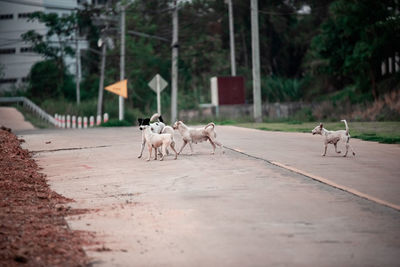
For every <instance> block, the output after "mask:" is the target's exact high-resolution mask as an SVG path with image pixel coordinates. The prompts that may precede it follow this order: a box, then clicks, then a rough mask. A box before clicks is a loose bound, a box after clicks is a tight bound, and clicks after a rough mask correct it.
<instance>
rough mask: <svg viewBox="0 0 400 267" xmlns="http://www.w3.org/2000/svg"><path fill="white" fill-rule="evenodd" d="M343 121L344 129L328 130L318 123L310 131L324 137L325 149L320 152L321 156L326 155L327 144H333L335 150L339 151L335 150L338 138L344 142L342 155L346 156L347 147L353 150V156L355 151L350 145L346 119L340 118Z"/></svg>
mask: <svg viewBox="0 0 400 267" xmlns="http://www.w3.org/2000/svg"><path fill="white" fill-rule="evenodd" d="M341 121H342V122H344V124H345V125H346V130H339V131H328V130H326V129H325V128H324V127H323V124H322V123H320V124H319V125H318V126H317V127H315V128H314V129H313V130H312V131H311V132H312V134H313V135H314V134H320V135H322V136H324V137H325V139H324V146H325V151H324V153H323V154H322V156H325V155H326V149H327V147H328V144H333V145H334V146H335V152H336V153H340V151H337V143H338V142H339V141H340V140H343V141H345V142H346V153H345V154H344V155H343V157H346V156H347V152H348V151H349V148H350V149H351V152H353V155H354V156H355V155H356V153H354V150H353V148H352V147H351V146H350V144H349V141H350V134H349V127H348V126H347V121H346V120H341Z"/></svg>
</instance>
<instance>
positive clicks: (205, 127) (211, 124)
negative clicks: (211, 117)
mask: <svg viewBox="0 0 400 267" xmlns="http://www.w3.org/2000/svg"><path fill="white" fill-rule="evenodd" d="M210 126H212V127H213V129H214V128H215V124H214V123H213V122H210V123H209V124H207V125H206V126H204V130H205V129H207V128H208V127H210Z"/></svg>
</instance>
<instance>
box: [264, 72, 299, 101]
mask: <svg viewBox="0 0 400 267" xmlns="http://www.w3.org/2000/svg"><path fill="white" fill-rule="evenodd" d="M304 81H305V80H304V79H303V80H299V79H289V78H282V77H277V76H270V77H264V79H262V82H261V84H262V86H261V88H262V98H263V100H264V101H266V100H268V101H270V102H284V101H296V100H300V99H301V98H302V96H303V90H302V84H303V83H304Z"/></svg>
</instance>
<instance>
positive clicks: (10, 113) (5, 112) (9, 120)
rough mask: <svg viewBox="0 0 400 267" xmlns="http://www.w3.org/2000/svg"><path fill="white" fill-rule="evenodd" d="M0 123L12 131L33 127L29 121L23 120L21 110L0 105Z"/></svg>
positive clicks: (31, 128)
mask: <svg viewBox="0 0 400 267" xmlns="http://www.w3.org/2000/svg"><path fill="white" fill-rule="evenodd" d="M2 125H3V126H6V127H8V128H11V129H12V130H13V131H21V130H33V129H35V128H34V127H33V125H32V124H31V123H30V122H28V121H25V119H24V116H23V115H22V114H21V112H19V111H18V110H17V109H16V108H13V107H0V126H2Z"/></svg>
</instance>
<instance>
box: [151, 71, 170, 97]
mask: <svg viewBox="0 0 400 267" xmlns="http://www.w3.org/2000/svg"><path fill="white" fill-rule="evenodd" d="M167 85H168V83H167V82H166V81H165V80H164V79H163V78H162V77H161V76H160V74H156V76H154V78H153V79H152V80H151V81H150V82H149V86H150V88H151V89H153V91H154V92H156V93H157V88H159V89H158V90H160V92H161V91H162V90H164V89H165V87H167Z"/></svg>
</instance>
